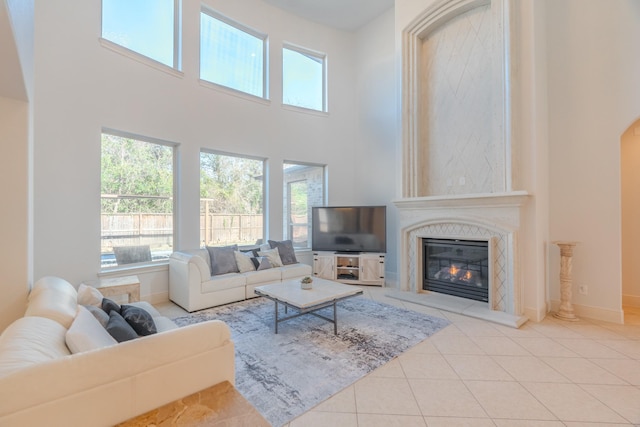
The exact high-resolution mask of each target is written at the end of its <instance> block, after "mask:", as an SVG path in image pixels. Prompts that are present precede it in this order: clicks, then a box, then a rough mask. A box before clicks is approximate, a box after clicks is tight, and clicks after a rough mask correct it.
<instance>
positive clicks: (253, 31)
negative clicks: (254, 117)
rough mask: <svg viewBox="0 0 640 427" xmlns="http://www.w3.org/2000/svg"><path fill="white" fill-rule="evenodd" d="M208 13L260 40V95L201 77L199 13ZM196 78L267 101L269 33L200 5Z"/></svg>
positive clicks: (217, 86) (199, 16) (211, 84)
mask: <svg viewBox="0 0 640 427" xmlns="http://www.w3.org/2000/svg"><path fill="white" fill-rule="evenodd" d="M202 14H205V15H208V16H209V17H210V18H212V19H216V20H218V21H220V22H223V23H224V24H227V25H229V26H231V27H233V28H235V29H236V30H239V31H242V32H244V33H247V34H249V35H250V36H253V37H255V38H257V39H260V40H262V95H261V96H258V95H254V94H252V93H249V92H244V91H242V90H239V89H235V88H232V87H229V86H225V85H223V84H220V83H216V82H212V81H210V80H206V79H203V78H202V27H201V20H202V18H201V15H202ZM198 18H200V19H198V79H199V81H200V84H202V85H204V86H208V87H211V88H214V89H220V90H222V91H223V92H227V93H230V94H233V95H239V96H241V97H249V99H254V100H260V101H269V93H270V92H269V35H268V34H266V33H263V32H261V31H258V30H256V29H254V28H251V27H249V26H247V25H244V24H242V23H240V22H238V21H235V20H233V19H231V18H229V17H227V16H225V15H223V14H221V13H220V12H218V11H216V10H214V9H212V8H211V7H209V6H207V5H204V4H203V5H201V7H200V15H198Z"/></svg>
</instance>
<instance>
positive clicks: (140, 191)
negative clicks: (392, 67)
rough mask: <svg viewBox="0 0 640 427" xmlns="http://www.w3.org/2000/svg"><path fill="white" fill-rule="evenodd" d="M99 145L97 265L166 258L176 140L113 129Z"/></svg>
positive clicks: (170, 243) (169, 248) (170, 248)
mask: <svg viewBox="0 0 640 427" xmlns="http://www.w3.org/2000/svg"><path fill="white" fill-rule="evenodd" d="M101 145H102V160H101V163H102V164H101V196H100V202H101V250H100V254H101V262H100V264H101V268H108V267H114V266H121V265H124V264H144V263H151V262H154V261H162V260H167V259H168V258H169V256H170V255H171V253H172V252H173V240H174V235H173V234H174V230H173V224H174V217H173V213H174V206H173V200H174V199H173V191H174V190H173V189H174V173H173V171H174V157H175V156H174V145H173V144H171V143H166V142H161V141H156V140H152V139H146V138H144V137H135V136H131V135H127V134H123V133H116V132H111V131H110V132H109V133H103V134H102V144H101Z"/></svg>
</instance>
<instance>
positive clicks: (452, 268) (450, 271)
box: [449, 265, 460, 277]
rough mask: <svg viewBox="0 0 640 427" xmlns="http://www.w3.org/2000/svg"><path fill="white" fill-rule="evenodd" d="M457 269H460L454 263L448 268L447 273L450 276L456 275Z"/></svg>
mask: <svg viewBox="0 0 640 427" xmlns="http://www.w3.org/2000/svg"><path fill="white" fill-rule="evenodd" d="M459 271H460V269H459V268H458V267H456V266H455V265H452V266H451V268H449V274H450V275H451V276H452V277H456V276H457V275H458V272H459Z"/></svg>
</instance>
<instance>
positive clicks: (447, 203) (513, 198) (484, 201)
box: [393, 191, 530, 209]
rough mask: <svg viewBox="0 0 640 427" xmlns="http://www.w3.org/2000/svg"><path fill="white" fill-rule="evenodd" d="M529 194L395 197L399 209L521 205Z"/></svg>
mask: <svg viewBox="0 0 640 427" xmlns="http://www.w3.org/2000/svg"><path fill="white" fill-rule="evenodd" d="M529 196H530V194H529V193H528V192H526V191H511V192H508V193H482V194H460V195H445V196H426V197H411V198H406V199H397V200H394V201H393V203H394V204H395V205H396V206H397V207H398V208H399V209H438V208H452V207H456V208H466V207H468V208H478V207H510V206H523V205H524V204H525V203H526V202H527V200H528V198H529Z"/></svg>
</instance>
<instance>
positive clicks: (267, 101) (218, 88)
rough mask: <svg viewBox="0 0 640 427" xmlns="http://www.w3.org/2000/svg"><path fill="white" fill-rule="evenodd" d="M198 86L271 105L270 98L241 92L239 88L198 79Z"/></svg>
mask: <svg viewBox="0 0 640 427" xmlns="http://www.w3.org/2000/svg"><path fill="white" fill-rule="evenodd" d="M199 82H200V86H202V87H206V88H207V89H213V90H215V91H217V92H221V93H225V94H227V95H231V96H235V97H236V98H240V99H244V100H247V101H252V102H255V103H258V104H262V105H271V100H270V99H267V98H261V97H259V96H255V95H251V94H249V93H245V92H242V91H240V90H236V89H232V88H230V87H226V86H222V85H219V84H216V83H212V82H210V81H207V80H202V79H200V80H199Z"/></svg>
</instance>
